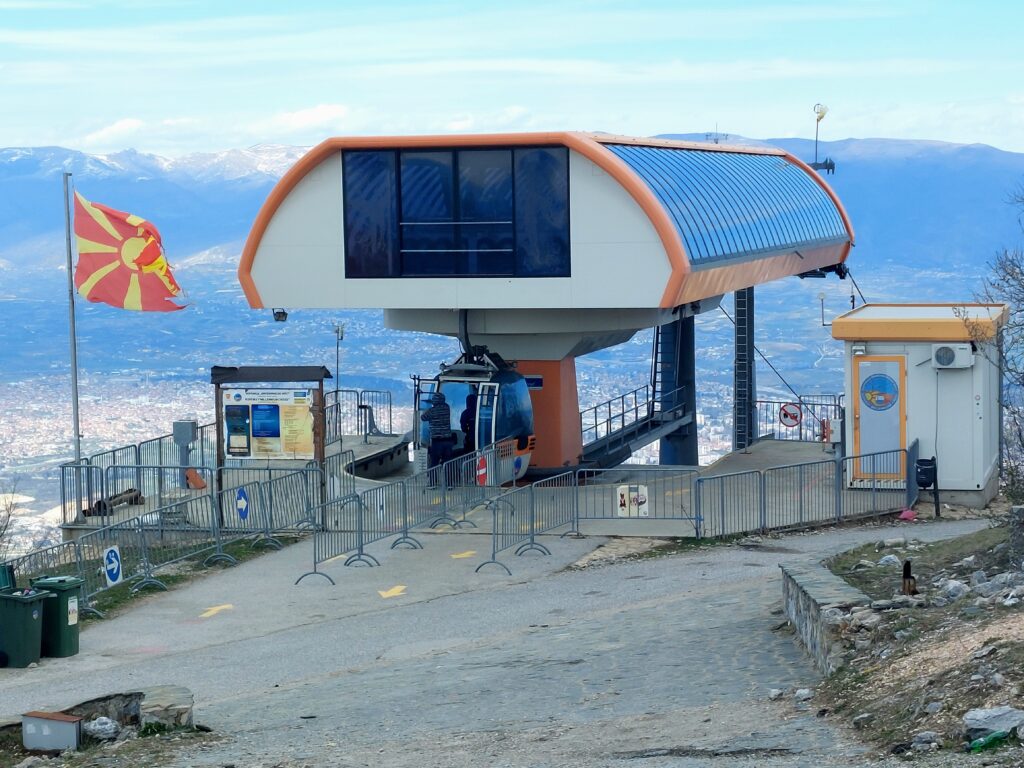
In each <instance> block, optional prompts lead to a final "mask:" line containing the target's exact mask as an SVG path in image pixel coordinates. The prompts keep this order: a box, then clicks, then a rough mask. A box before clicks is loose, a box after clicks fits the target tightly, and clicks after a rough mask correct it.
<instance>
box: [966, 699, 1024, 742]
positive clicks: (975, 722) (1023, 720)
mask: <svg viewBox="0 0 1024 768" xmlns="http://www.w3.org/2000/svg"><path fill="white" fill-rule="evenodd" d="M963 724H964V733H965V735H966V737H967V740H968V741H974V739H981V738H984V737H985V736H988V735H989V734H991V733H995V732H996V731H1006V732H1007V733H1009V732H1010V731H1012V730H1013V729H1014V728H1017V727H1018V726H1021V725H1024V710H1020V709H1015V708H1014V707H1010V706H1002V707H992V708H990V709H972V710H970V711H969V712H967V714H965V715H964V718H963Z"/></svg>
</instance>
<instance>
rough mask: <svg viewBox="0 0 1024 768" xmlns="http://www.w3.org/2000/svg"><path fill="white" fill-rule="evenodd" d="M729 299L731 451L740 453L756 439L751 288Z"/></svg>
mask: <svg viewBox="0 0 1024 768" xmlns="http://www.w3.org/2000/svg"><path fill="white" fill-rule="evenodd" d="M733 300H734V304H733V306H734V311H733V319H734V320H735V324H736V327H735V339H736V353H735V357H734V362H733V409H732V449H733V450H734V451H741V450H743V449H744V448H746V447H747V446H748V445H750V444H751V443H752V442H754V440H755V439H756V438H757V434H756V433H757V381H756V379H755V368H756V365H755V362H756V361H755V354H756V353H755V351H754V289H753V288H752V287H751V288H744V289H743V290H740V291H736V292H735V293H734V294H733Z"/></svg>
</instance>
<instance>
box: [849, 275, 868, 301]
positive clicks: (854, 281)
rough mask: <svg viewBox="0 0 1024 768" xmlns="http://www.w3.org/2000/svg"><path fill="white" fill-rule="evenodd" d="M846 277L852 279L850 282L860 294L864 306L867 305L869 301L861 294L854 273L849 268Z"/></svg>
mask: <svg viewBox="0 0 1024 768" xmlns="http://www.w3.org/2000/svg"><path fill="white" fill-rule="evenodd" d="M846 276H847V277H848V278H850V282H851V283H853V287H854V288H856V289H857V293H859V294H860V301H861V303H862V304H867V303H868V300H867V299H865V298H864V294H863V293H861V290H860V286H859V285H857V281H856V280H854V279H853V272H852V271H851V270H850V268H849V267H847V268H846Z"/></svg>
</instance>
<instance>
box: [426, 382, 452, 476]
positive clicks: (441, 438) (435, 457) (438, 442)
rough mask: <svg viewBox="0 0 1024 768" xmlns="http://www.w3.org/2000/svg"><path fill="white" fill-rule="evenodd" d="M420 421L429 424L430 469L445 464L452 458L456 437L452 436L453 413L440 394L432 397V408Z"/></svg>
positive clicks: (437, 393)
mask: <svg viewBox="0 0 1024 768" xmlns="http://www.w3.org/2000/svg"><path fill="white" fill-rule="evenodd" d="M420 420H421V421H425V422H427V427H428V434H429V437H430V444H429V445H428V446H427V457H428V464H429V467H430V469H433V468H434V467H436V466H438V465H440V464H444V463H445V462H446V461H448V460H449V459H450V458H451V457H452V449H453V448H454V447H455V435H453V434H452V411H451V408H449V407H448V403H447V402H446V401H445V399H444V395H442V394H441V393H440V392H434V393H433V394H432V395H431V396H430V407H429V408H428V409H427V410H425V411H424V412H423V413H422V415H420Z"/></svg>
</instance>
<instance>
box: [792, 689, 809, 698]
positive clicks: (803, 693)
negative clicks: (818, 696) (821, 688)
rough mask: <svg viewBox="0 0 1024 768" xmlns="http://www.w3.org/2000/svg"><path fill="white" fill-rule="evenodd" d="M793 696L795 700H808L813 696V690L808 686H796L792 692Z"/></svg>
mask: <svg viewBox="0 0 1024 768" xmlns="http://www.w3.org/2000/svg"><path fill="white" fill-rule="evenodd" d="M793 698H794V699H796V700H797V701H810V700H811V699H813V698H814V691H812V690H811V689H810V688H798V689H797V691H796V693H794V694H793Z"/></svg>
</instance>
